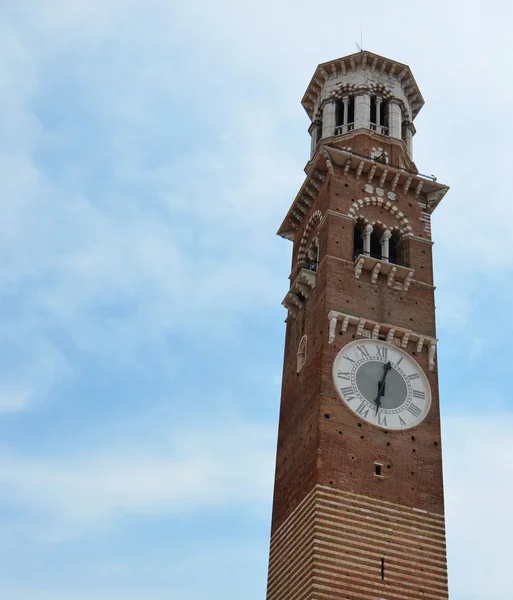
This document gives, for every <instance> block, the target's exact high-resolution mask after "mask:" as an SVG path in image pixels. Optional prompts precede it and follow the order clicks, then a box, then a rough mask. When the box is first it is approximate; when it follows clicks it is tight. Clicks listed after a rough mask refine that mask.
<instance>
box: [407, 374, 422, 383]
mask: <svg viewBox="0 0 513 600" xmlns="http://www.w3.org/2000/svg"><path fill="white" fill-rule="evenodd" d="M419 377H420V375H419V374H418V373H414V374H413V375H408V379H409V380H410V381H413V380H414V379H418V378H419Z"/></svg>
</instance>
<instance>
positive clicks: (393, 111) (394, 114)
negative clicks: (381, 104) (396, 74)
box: [388, 99, 403, 140]
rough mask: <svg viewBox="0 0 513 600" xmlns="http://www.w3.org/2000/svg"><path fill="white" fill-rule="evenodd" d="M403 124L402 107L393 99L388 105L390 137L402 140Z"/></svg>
mask: <svg viewBox="0 0 513 600" xmlns="http://www.w3.org/2000/svg"><path fill="white" fill-rule="evenodd" d="M402 124H403V118H402V114H401V107H400V106H399V104H398V103H397V102H396V101H394V100H393V99H392V100H390V102H389V103H388V135H389V136H390V137H393V138H396V139H397V140H400V139H402Z"/></svg>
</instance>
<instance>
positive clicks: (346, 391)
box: [340, 386, 356, 402]
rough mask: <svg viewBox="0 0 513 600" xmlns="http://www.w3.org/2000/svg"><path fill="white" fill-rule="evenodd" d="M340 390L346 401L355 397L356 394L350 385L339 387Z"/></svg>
mask: <svg viewBox="0 0 513 600" xmlns="http://www.w3.org/2000/svg"><path fill="white" fill-rule="evenodd" d="M340 391H341V392H342V396H344V398H345V399H346V400H347V402H351V400H354V399H355V398H356V394H355V393H354V391H353V388H352V387H351V386H348V387H345V388H340Z"/></svg>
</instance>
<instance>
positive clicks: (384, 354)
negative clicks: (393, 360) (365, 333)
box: [376, 346, 388, 358]
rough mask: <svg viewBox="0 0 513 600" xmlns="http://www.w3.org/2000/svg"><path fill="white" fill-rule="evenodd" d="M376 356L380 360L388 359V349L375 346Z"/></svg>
mask: <svg viewBox="0 0 513 600" xmlns="http://www.w3.org/2000/svg"><path fill="white" fill-rule="evenodd" d="M376 350H377V354H376V356H379V357H380V358H388V348H385V346H376Z"/></svg>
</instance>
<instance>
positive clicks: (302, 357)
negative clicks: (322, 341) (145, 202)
mask: <svg viewBox="0 0 513 600" xmlns="http://www.w3.org/2000/svg"><path fill="white" fill-rule="evenodd" d="M305 362H306V335H304V336H303V337H302V338H301V341H300V342H299V348H298V349H297V371H296V372H297V373H299V371H301V369H302V368H303V365H304V364H305Z"/></svg>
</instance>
